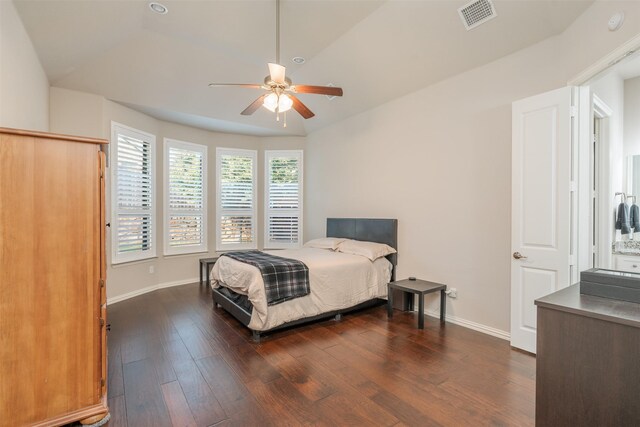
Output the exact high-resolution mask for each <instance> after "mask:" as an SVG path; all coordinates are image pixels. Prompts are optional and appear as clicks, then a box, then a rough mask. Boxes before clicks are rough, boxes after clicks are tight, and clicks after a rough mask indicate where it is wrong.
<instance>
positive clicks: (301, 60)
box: [292, 56, 304, 64]
mask: <svg viewBox="0 0 640 427" xmlns="http://www.w3.org/2000/svg"><path fill="white" fill-rule="evenodd" d="M292 61H293V62H295V63H296V64H304V58H303V57H302V56H296V57H294V58H293V59H292Z"/></svg>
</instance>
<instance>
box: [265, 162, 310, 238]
mask: <svg viewBox="0 0 640 427" xmlns="http://www.w3.org/2000/svg"><path fill="white" fill-rule="evenodd" d="M265 171H266V175H267V176H266V180H265V181H266V182H265V237H264V247H265V248H272V249H278V248H292V247H298V246H300V244H301V242H302V151H300V150H287V151H265Z"/></svg>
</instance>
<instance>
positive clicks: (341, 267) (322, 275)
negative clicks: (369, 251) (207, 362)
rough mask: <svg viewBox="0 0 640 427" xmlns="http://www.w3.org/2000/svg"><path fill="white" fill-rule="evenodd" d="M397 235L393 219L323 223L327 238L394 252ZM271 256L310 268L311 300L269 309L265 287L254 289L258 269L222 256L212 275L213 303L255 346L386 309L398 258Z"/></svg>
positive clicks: (307, 252) (322, 253)
mask: <svg viewBox="0 0 640 427" xmlns="http://www.w3.org/2000/svg"><path fill="white" fill-rule="evenodd" d="M397 234H398V221H397V220H396V219H367V218H328V219H327V233H326V236H327V237H338V238H347V239H353V240H361V241H369V242H376V243H384V244H387V245H389V246H391V247H392V248H397ZM266 252H269V251H266ZM271 253H273V254H274V255H277V256H281V257H285V258H294V259H299V260H301V261H302V262H304V263H305V264H306V265H307V266H308V267H309V276H310V282H311V292H310V294H309V295H306V296H303V297H300V298H295V299H292V300H289V301H285V302H283V303H280V304H277V305H270V306H267V305H266V300H264V296H263V295H262V296H260V295H259V294H260V292H262V293H264V282H262V286H257V283H258V281H259V280H261V276H260V273H259V271H258V269H257V268H255V267H253V266H250V265H246V264H242V263H239V262H237V261H234V260H232V259H230V258H229V257H220V259H219V260H218V262H216V264H215V265H214V267H213V271H212V283H211V287H212V296H213V301H214V303H215V304H216V305H217V306H218V307H221V308H223V309H225V310H226V311H228V312H229V313H230V314H231V315H232V316H234V317H235V318H236V319H238V321H240V322H241V323H242V324H243V325H245V326H247V327H248V328H249V329H250V330H251V331H252V335H253V339H254V341H259V340H260V338H261V336H262V335H263V334H265V333H268V332H274V331H277V330H280V329H283V328H288V327H291V326H294V325H298V324H302V323H307V322H311V321H315V320H319V319H326V318H329V317H335V318H336V319H339V318H340V317H341V315H342V314H343V313H347V312H351V311H355V310H360V309H363V308H367V307H373V306H376V305H380V304H384V303H385V302H386V298H387V283H388V281H389V280H395V270H396V265H397V253H394V254H391V255H388V256H386V257H383V258H379V259H377V260H376V261H374V262H372V261H370V260H369V259H367V258H364V257H362V256H359V255H350V254H344V253H339V252H333V251H331V250H326V249H314V248H302V249H296V250H279V251H272V252H271ZM249 299H251V300H252V301H253V302H251V301H249Z"/></svg>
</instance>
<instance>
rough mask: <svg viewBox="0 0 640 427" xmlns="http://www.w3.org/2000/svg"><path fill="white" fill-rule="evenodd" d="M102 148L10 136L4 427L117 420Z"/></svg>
mask: <svg viewBox="0 0 640 427" xmlns="http://www.w3.org/2000/svg"><path fill="white" fill-rule="evenodd" d="M102 144H107V141H106V140H103V139H93V138H84V137H73V136H67V135H55V134H49V133H43V132H31V131H22V130H17V129H6V128H0V262H1V268H0V426H22V425H38V426H53V425H56V426H57V425H62V424H65V423H70V422H73V421H80V422H82V423H84V424H92V423H95V422H97V421H99V420H101V419H102V418H104V417H105V416H106V415H107V413H108V409H107V395H106V378H107V362H106V360H107V359H106V352H107V347H106V344H107V342H106V326H105V322H106V305H105V302H106V300H105V297H106V294H105V216H104V215H105V214H104V176H103V175H104V168H105V161H104V153H103V152H102V151H100V148H101V145H102Z"/></svg>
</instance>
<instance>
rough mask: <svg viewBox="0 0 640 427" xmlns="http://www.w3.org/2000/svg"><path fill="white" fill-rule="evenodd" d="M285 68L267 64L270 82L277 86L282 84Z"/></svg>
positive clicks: (271, 63)
mask: <svg viewBox="0 0 640 427" xmlns="http://www.w3.org/2000/svg"><path fill="white" fill-rule="evenodd" d="M285 71H286V68H285V67H283V66H282V65H280V64H274V63H273V62H269V75H270V76H271V80H272V81H273V82H275V83H278V84H284V74H285Z"/></svg>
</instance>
